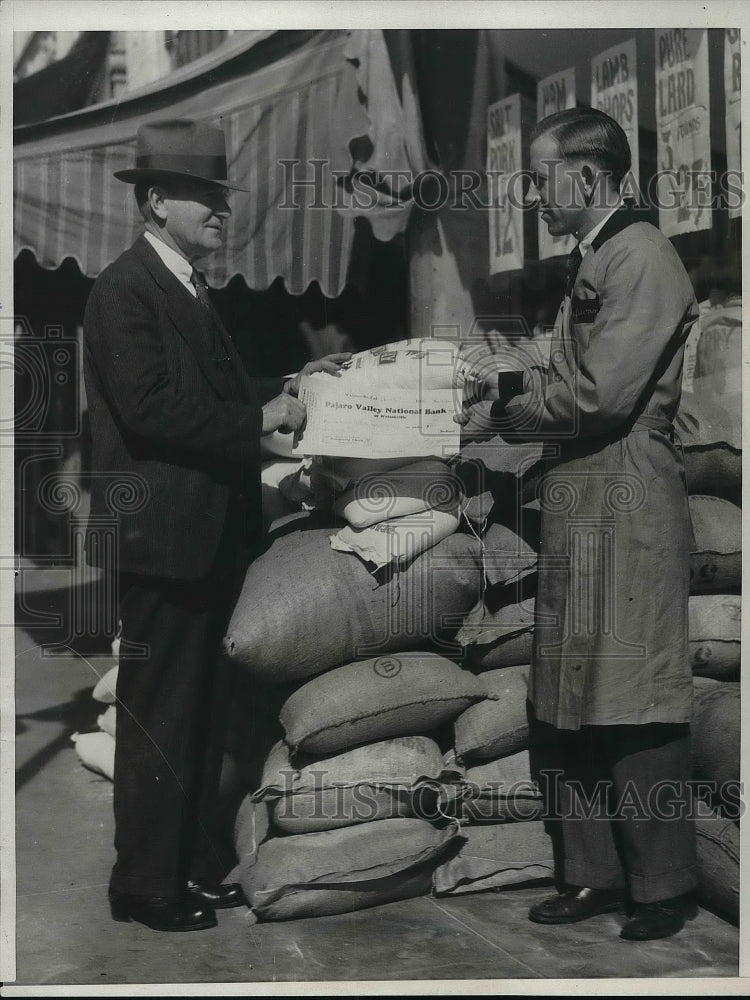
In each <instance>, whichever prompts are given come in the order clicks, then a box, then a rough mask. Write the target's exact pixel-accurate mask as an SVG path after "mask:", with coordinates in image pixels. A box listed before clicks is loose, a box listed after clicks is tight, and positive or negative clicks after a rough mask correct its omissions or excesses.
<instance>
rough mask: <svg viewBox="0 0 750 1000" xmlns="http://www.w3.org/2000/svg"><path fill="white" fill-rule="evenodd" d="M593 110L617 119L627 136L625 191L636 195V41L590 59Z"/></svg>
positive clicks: (615, 46)
mask: <svg viewBox="0 0 750 1000" xmlns="http://www.w3.org/2000/svg"><path fill="white" fill-rule="evenodd" d="M591 107H592V108H598V109H599V110H600V111H603V112H604V113H605V114H607V115H610V116H611V117H612V118H614V119H615V121H616V122H617V123H618V124H619V125H621V126H622V128H623V131H624V132H625V135H626V136H627V137H628V143H629V144H630V153H631V159H632V164H633V165H632V167H631V170H630V174H628V176H627V177H626V178H625V182H624V184H623V187H622V192H623V194H624V195H626V196H627V195H628V194H632V195H634V196H635V195H636V192H637V184H638V178H639V169H638V65H637V63H636V52H635V39H634V38H631V39H630V41H628V42H624V43H623V44H622V45H613V46H612V48H611V49H607V50H606V51H605V52H602V53H601V54H600V55H598V56H594V58H593V59H592V60H591Z"/></svg>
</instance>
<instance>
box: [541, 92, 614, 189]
mask: <svg viewBox="0 0 750 1000" xmlns="http://www.w3.org/2000/svg"><path fill="white" fill-rule="evenodd" d="M542 135H549V136H550V137H551V138H552V139H554V140H555V142H556V143H557V148H558V149H559V151H560V156H561V157H562V158H563V159H565V160H581V159H586V160H593V162H594V163H595V164H596V165H597V166H598V167H599V168H600V169H601V170H604V171H605V172H606V173H608V174H609V175H610V176H611V178H612V180H613V182H614V183H615V184H616V185H617V187H619V186H620V185H621V183H622V180H623V178H624V177H625V175H626V174H627V172H628V170H630V165H631V162H632V158H631V153H630V144H629V143H628V137H627V136H626V135H625V132H624V131H623V129H622V127H621V126H620V125H618V123H617V122H616V121H615V120H614V118H611V117H610V116H609V115H607V114H605V113H604V112H603V111H599V110H598V109H597V108H569V109H568V110H566V111H556V112H555V113H554V114H552V115H548V116H547V117H546V118H542V120H541V121H540V122H537V124H536V125H535V126H534V129H533V130H532V133H531V142H534V140H535V139H538V138H539V137H540V136H542Z"/></svg>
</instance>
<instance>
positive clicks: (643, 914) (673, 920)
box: [620, 895, 698, 941]
mask: <svg viewBox="0 0 750 1000" xmlns="http://www.w3.org/2000/svg"><path fill="white" fill-rule="evenodd" d="M697 916H698V906H697V904H696V902H695V898H694V897H693V896H692V895H685V896H673V897H672V898H671V899H662V900H659V902H657V903H634V904H633V909H632V915H631V917H630V920H628V922H627V923H626V924H625V926H624V927H623V929H622V930H621V931H620V937H621V938H625V940H626V941H654V940H656V938H665V937H671V936H672V935H673V934H676V933H677V932H678V931H681V930H682V928H683V927H684V926H685V921H686V920H693V918H694V917H697Z"/></svg>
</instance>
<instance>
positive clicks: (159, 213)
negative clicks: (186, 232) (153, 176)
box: [148, 184, 167, 222]
mask: <svg viewBox="0 0 750 1000" xmlns="http://www.w3.org/2000/svg"><path fill="white" fill-rule="evenodd" d="M166 201H167V195H166V192H165V191H164V188H162V187H160V186H159V185H158V184H154V185H153V186H152V187H150V188H149V189H148V204H149V208H150V209H151V212H152V214H153V215H154V217H155V218H157V219H161V220H162V222H164V221H166V218H167V204H166Z"/></svg>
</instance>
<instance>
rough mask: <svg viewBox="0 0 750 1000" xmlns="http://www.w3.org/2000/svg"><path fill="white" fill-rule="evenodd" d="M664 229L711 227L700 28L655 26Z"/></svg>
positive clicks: (672, 232) (669, 232)
mask: <svg viewBox="0 0 750 1000" xmlns="http://www.w3.org/2000/svg"><path fill="white" fill-rule="evenodd" d="M655 37H656V143H657V165H658V170H659V178H658V185H657V194H658V199H659V228H660V229H661V231H662V232H663V233H664V234H665V236H679V235H680V233H694V232H697V231H698V230H700V229H710V228H711V176H710V170H711V136H710V131H709V103H708V40H707V33H706V30H705V29H703V28H701V29H697V28H669V29H667V30H663V29H659V28H657V29H656V32H655Z"/></svg>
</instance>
